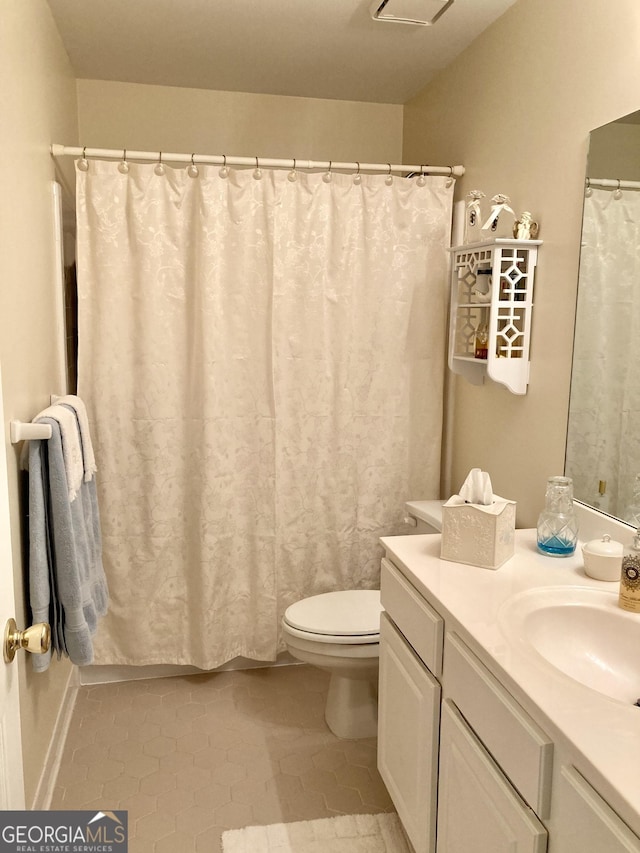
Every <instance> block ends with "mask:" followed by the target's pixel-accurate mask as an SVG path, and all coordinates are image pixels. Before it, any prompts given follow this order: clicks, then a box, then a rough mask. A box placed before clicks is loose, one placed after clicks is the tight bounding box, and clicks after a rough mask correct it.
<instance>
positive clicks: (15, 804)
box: [0, 371, 25, 810]
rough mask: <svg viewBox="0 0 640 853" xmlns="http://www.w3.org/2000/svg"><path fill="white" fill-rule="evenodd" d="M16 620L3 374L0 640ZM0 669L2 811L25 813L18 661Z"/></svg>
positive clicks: (0, 414) (0, 660) (1, 662)
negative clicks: (8, 623)
mask: <svg viewBox="0 0 640 853" xmlns="http://www.w3.org/2000/svg"><path fill="white" fill-rule="evenodd" d="M15 616H16V613H15V600H14V591H13V562H12V557H11V527H10V524H9V491H8V482H7V458H6V436H5V420H4V408H3V405H2V373H1V371H0V638H2V639H4V630H5V625H6V624H7V620H8V619H10V618H12V617H13V618H15ZM19 627H25V626H24V625H22V626H19ZM0 667H1V669H2V676H1V677H0V809H2V810H5V809H23V808H24V781H23V773H22V739H21V732H20V695H19V692H18V658H15V659H14V661H13V663H5V661H4V657H3V656H0Z"/></svg>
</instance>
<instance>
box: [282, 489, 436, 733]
mask: <svg viewBox="0 0 640 853" xmlns="http://www.w3.org/2000/svg"><path fill="white" fill-rule="evenodd" d="M441 507H442V501H420V502H416V503H410V504H406V509H407V512H408V517H407V523H408V524H410V525H411V526H412V527H413V528H414V529H413V531H412V532H414V533H439V532H440V531H441V529H442V509H441ZM381 611H382V605H381V604H380V590H377V589H375V590H371V589H350V590H343V591H340V592H325V593H322V594H321V595H313V596H311V597H310V598H303V599H302V600H301V601H296V602H295V604H292V605H290V606H289V607H288V608H287V610H286V611H285V614H284V618H283V620H282V629H283V637H284V641H285V643H286V646H287V649H288V651H289V653H290V654H291V655H292V656H293V657H294V658H296V660H299V661H303V662H304V663H309V664H312V665H313V666H317V667H318V668H319V669H323V670H325V671H326V672H328V673H330V675H331V679H330V681H329V692H328V695H327V704H326V707H325V720H326V721H327V725H328V726H329V728H330V729H331V731H332V732H333V733H334V734H335V735H337V737H340V738H348V739H356V738H367V737H375V736H376V734H377V732H378V659H379V653H380V613H381Z"/></svg>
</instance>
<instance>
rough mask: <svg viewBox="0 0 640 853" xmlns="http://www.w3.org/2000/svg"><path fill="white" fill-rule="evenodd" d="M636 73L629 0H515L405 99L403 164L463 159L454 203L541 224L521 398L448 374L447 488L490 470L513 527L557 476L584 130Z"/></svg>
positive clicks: (621, 97)
mask: <svg viewBox="0 0 640 853" xmlns="http://www.w3.org/2000/svg"><path fill="white" fill-rule="evenodd" d="M637 80H640V4H638V2H637V0H617V2H616V3H614V4H613V3H611V2H610V0H560V2H559V0H535V1H534V2H531V0H518V2H517V3H516V4H514V5H513V6H512V7H511V8H510V9H509V10H508V11H507V12H506V13H505V14H504V15H503V16H502V17H501V18H500V19H498V21H497V22H496V23H495V24H494V25H493V26H491V27H490V28H489V29H487V30H486V31H485V32H484V33H483V34H482V36H480V37H479V38H478V39H477V40H476V41H475V42H474V43H473V44H472V45H471V46H470V47H469V48H468V49H467V50H465V51H464V53H463V54H461V56H460V57H459V58H458V59H457V60H456V61H455V62H453V63H452V64H451V65H449V66H448V67H447V68H446V69H445V70H444V71H442V72H441V73H440V75H439V76H438V77H437V78H436V79H435V80H434V81H433V82H432V83H431V85H429V86H428V87H427V88H426V89H425V90H424V91H423V92H422V93H421V94H420V95H419V96H418V97H416V98H415V99H413V100H411V101H410V102H408V103H407V104H405V122H404V159H405V160H409V161H410V160H412V159H414V158H418V159H420V157H424V156H425V154H424V152H428V156H429V159H430V160H437V161H446V162H456V163H463V164H464V165H465V167H466V170H467V172H466V175H465V177H464V179H463V180H461V181H459V183H458V186H457V197H458V198H464V196H465V195H466V193H468V192H469V191H470V190H472V189H479V190H483V191H484V192H485V193H486V194H487V196H488V197H490V196H492V195H494V194H495V193H498V192H502V193H505V194H507V195H508V196H510V197H511V199H512V202H513V205H514V207H515V209H516V211H517V212H518V213H520V212H522V211H523V210H530V211H532V213H533V214H534V218H536V219H538V220H539V221H540V226H541V229H540V238H541V239H542V240H543V241H544V245H543V246H542V247H541V251H540V255H539V265H538V274H537V279H536V286H535V287H536V289H535V295H534V299H535V309H534V318H533V337H532V348H531V383H530V386H529V390H528V393H527V395H526V396H525V397H516V396H514V395H512V394H510V393H509V392H508V391H507V390H506V389H505V388H503V387H502V386H499V385H495V384H494V383H492V382H489V381H487V382H486V383H485V385H483V386H473V385H470V384H469V383H467V381H466V380H464V379H462V378H461V377H457V378H456V380H455V392H454V393H455V420H454V427H453V430H452V434H451V435H450V436H449V441H450V442H451V451H452V455H453V477H452V485H453V488H454V489H455V488H458V487H459V485H460V484H461V482H462V481H463V479H464V477H465V475H466V473H467V472H468V470H469V469H470V468H472V467H474V466H479V467H481V468H483V469H485V470H487V471H489V472H490V474H491V475H492V478H493V484H494V489H495V491H496V492H497V493H498V494H501V495H504V496H505V497H509V498H513V499H516V500H517V501H518V524H520V525H522V526H533V525H535V523H536V519H537V515H538V513H539V510H540V507H541V503H542V500H543V495H544V487H545V480H546V478H547V476H549V475H552V474H557V473H561V472H562V471H563V470H564V451H565V434H566V425H567V412H568V400H569V383H570V373H571V353H572V344H573V323H574V311H575V296H576V287H577V268H578V254H579V246H580V228H581V221H582V197H583V182H584V177H585V166H586V157H587V148H588V139H589V131H590V130H592V129H593V128H595V127H598V126H600V125H602V124H605V123H606V122H609V121H612V120H614V119H616V118H618V117H620V116H622V115H626V114H627V113H631V112H633V111H635V110H637V109H639V108H640V95H639V94H638V87H637V86H635V85H633V84H632V83H631V81H637Z"/></svg>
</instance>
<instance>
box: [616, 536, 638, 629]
mask: <svg viewBox="0 0 640 853" xmlns="http://www.w3.org/2000/svg"><path fill="white" fill-rule="evenodd" d="M618 603H619V604H620V607H622V609H623V610H630V611H631V612H632V613H640V528H639V529H638V530H637V531H636V533H635V535H634V537H633V541H632V542H631V545H628V546H627V547H626V548H625V549H624V554H623V557H622V577H621V578H620V597H619V599H618Z"/></svg>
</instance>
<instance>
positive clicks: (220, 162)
mask: <svg viewBox="0 0 640 853" xmlns="http://www.w3.org/2000/svg"><path fill="white" fill-rule="evenodd" d="M51 154H52V155H53V156H54V157H86V158H91V159H98V158H101V159H106V160H144V161H149V162H152V163H153V162H154V161H156V160H157V161H162V162H163V163H191V162H193V163H194V164H195V165H197V166H198V165H199V166H206V165H214V166H225V165H226V166H253V167H254V168H255V167H260V166H261V167H263V168H265V169H266V168H269V169H271V168H273V169H325V170H327V169H328V170H332V171H333V170H335V171H339V172H345V171H348V172H355V171H358V170H359V171H360V172H383V173H385V174H388V173H390V172H415V173H416V174H420V173H423V174H425V175H446V176H448V177H454V178H460V177H462V175H464V166H428V165H424V164H422V165H419V166H415V165H414V166H406V165H398V164H394V163H358V162H349V163H338V162H332V161H330V160H297V159H296V160H294V159H293V158H291V159H290V160H279V159H274V158H271V157H232V156H227V155H226V154H215V155H212V154H175V153H173V152H166V151H129V150H128V149H126V148H84V147H78V146H71V145H57V144H53V145H52V146H51Z"/></svg>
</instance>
